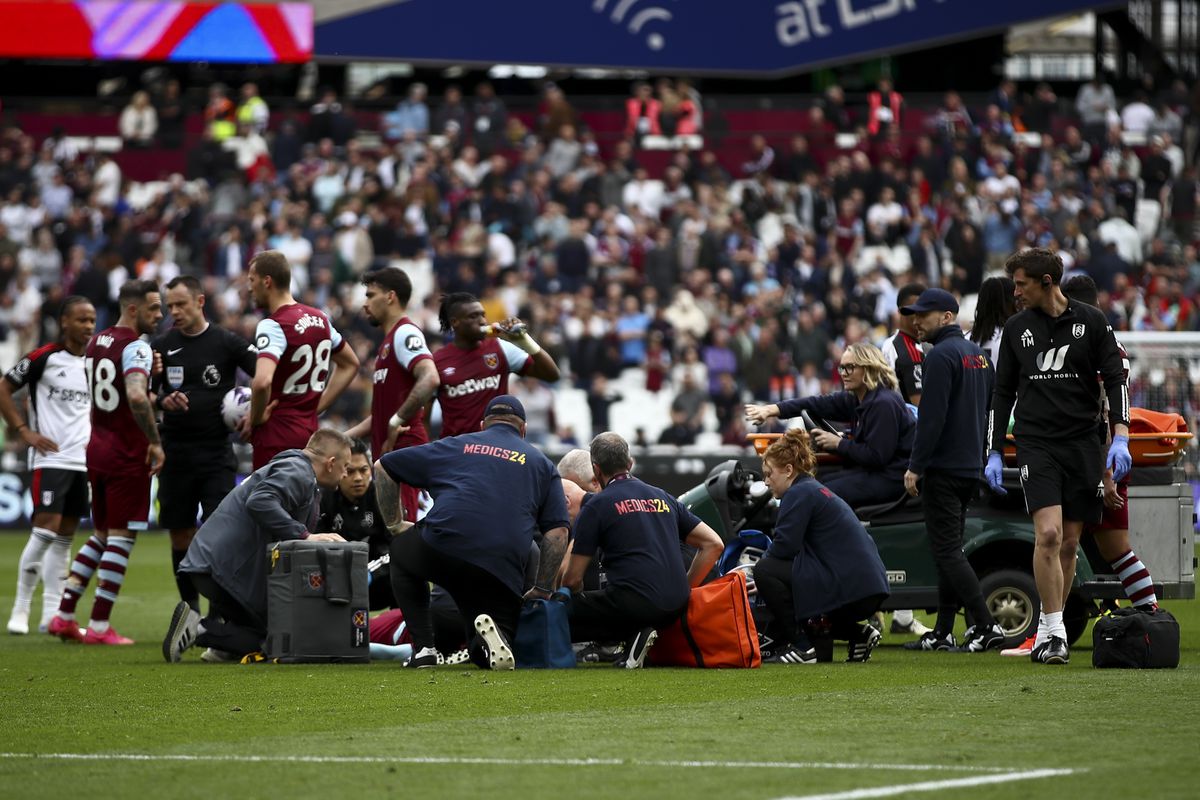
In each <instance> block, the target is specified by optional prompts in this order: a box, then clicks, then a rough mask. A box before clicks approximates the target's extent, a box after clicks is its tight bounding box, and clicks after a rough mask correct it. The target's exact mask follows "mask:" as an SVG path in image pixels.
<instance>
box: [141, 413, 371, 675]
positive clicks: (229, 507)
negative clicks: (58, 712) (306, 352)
mask: <svg viewBox="0 0 1200 800" xmlns="http://www.w3.org/2000/svg"><path fill="white" fill-rule="evenodd" d="M349 462H350V439H349V437H347V436H346V435H345V434H343V433H339V432H338V431H334V430H330V429H328V428H322V429H320V430H318V431H316V432H315V433H313V435H312V436H310V437H309V439H308V444H306V445H305V446H304V449H303V450H285V451H283V452H282V453H280V454H279V455H277V456H275V457H274V458H273V459H271V460H270V461H269V462H267V464H266V465H265V466H262V467H259V468H258V469H257V470H256V471H255V472H254V474H253V475H251V476H250V477H249V478H247V479H246V480H244V481H242V483H241V485H240V486H238V487H237V488H236V489H234V490H233V491H232V492H230V493H229V494H228V495H226V496H225V499H224V500H222V501H221V504H220V505H219V506H217V510H216V511H214V512H213V514H212V516H211V517H209V518H208V521H206V522H205V523H204V524H203V525H201V526H200V530H199V531H197V532H196V536H195V538H193V539H192V543H191V545H189V546H188V551H187V556H186V557H185V558H184V559H183V562H182V563H181V564H180V565H179V574H180V575H182V576H186V577H188V578H191V581H192V583H193V584H194V585H195V587H196V589H197V590H198V591H199V592H200V594H202V595H204V596H205V597H207V598H208V600H209V615H208V616H207V617H205V618H204V619H203V620H201V619H200V615H199V614H198V613H196V611H195V610H194V609H193V608H192V607H191V606H190V605H188V604H187V603H186V602H182V601H181V602H180V603H179V604H178V605H176V606H175V611H174V613H173V614H172V615H171V625H170V628H168V630H167V636H166V638H165V639H164V640H163V658H165V659H166V660H167V661H169V662H175V661H179V659H180V656H182V654H183V651H184V650H187V649H188V648H189V647H191V646H192V645H193V644H199V645H202V646H204V647H208V648H209V649H210V650H211V651H212V652H210V653H206V654H205V660H228V658H229V657H238V658H240V657H241V656H244V655H246V654H247V653H252V652H254V651H256V650H261V649H262V642H263V639H264V638H265V637H266V633H267V548H268V545H270V544H271V543H272V542H279V541H284V540H287V539H308V540H309V541H314V542H341V541H345V540H344V539H343V538H342V537H341V536H339V535H338V534H336V533H315V532H313V528H315V527H316V523H317V518H318V513H319V511H320V505H319V503H318V492H317V488H318V487H320V488H323V489H336V488H337V486H338V483H339V482H340V481H341V479H342V477H343V476H344V475H345V474H346V465H347V464H348V463H349Z"/></svg>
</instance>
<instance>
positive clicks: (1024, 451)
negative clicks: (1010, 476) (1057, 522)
mask: <svg viewBox="0 0 1200 800" xmlns="http://www.w3.org/2000/svg"><path fill="white" fill-rule="evenodd" d="M1017 465H1018V466H1019V467H1020V470H1021V488H1022V489H1024V491H1025V510H1026V511H1028V512H1029V513H1030V514H1032V513H1033V512H1034V511H1037V510H1038V509H1039V508H1047V507H1049V506H1062V514H1063V519H1064V520H1073V521H1075V522H1083V523H1085V524H1090V525H1094V524H1096V523H1098V522H1099V521H1100V518H1101V517H1102V516H1103V515H1104V501H1103V499H1102V498H1101V497H1100V494H1099V492H1098V491H1097V489H1098V487H1099V485H1100V478H1101V477H1102V476H1103V473H1104V453H1103V451H1102V449H1101V446H1100V443H1099V442H1098V441H1097V440H1096V437H1095V436H1079V437H1076V438H1074V439H1030V438H1028V437H1023V438H1021V439H1018V440H1017Z"/></svg>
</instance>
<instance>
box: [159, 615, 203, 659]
mask: <svg viewBox="0 0 1200 800" xmlns="http://www.w3.org/2000/svg"><path fill="white" fill-rule="evenodd" d="M199 628H200V615H199V614H197V613H196V611H195V609H193V608H192V607H191V606H189V605H188V604H187V603H185V602H182V601H180V602H179V603H178V604H176V606H175V610H174V611H173V612H172V613H171V624H170V626H169V627H168V628H167V635H166V637H165V638H164V639H163V643H162V654H163V658H165V659H166V660H167V663H170V664H175V663H178V662H179V659H180V657H182V656H183V651H184V650H187V649H188V648H189V647H191V646H192V645H193V644H194V643H195V642H196V636H197V635H198V633H199Z"/></svg>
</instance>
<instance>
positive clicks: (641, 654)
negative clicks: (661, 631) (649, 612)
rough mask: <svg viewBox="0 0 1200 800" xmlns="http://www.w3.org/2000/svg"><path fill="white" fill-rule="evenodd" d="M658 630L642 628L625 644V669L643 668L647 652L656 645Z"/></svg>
mask: <svg viewBox="0 0 1200 800" xmlns="http://www.w3.org/2000/svg"><path fill="white" fill-rule="evenodd" d="M656 639H658V632H657V631H656V630H654V628H642V629H641V630H640V631H638V632H637V633H635V634H634V635H633V638H632V639H630V640H629V644H628V645H626V646H625V669H641V668H642V663H643V662H644V661H645V660H646V653H648V652H649V651H650V648H651V647H653V646H654V642H655V640H656Z"/></svg>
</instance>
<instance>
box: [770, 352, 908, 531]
mask: <svg viewBox="0 0 1200 800" xmlns="http://www.w3.org/2000/svg"><path fill="white" fill-rule="evenodd" d="M838 372H840V373H841V375H842V385H843V386H844V387H845V391H841V392H833V393H832V394H827V395H821V396H819V397H802V398H798V399H796V400H785V401H783V402H782V403H779V404H770V405H761V406H760V405H748V406H746V418H747V419H748V420H750V421H751V422H753V423H755V424H757V425H761V424H762V423H763V422H765V421H766V420H768V419H769V418H771V417H779V418H781V419H788V418H791V417H796V416H799V415H800V414H801V413H803V412H805V411H807V412H809V413H810V414H812V415H814V416H816V417H820V418H821V419H824V420H836V421H839V422H845V421H849V422H850V423H851V424H850V436H849V437H846V436H843V435H842V434H840V433H830V432H829V431H826V430H814V431H812V432H811V435H812V444H813V448H814V449H816V450H819V451H825V452H828V453H836V454H837V455H838V456H840V457H841V459H842V462H843V464H844V465H845V466H844V468H843V469H842V470H841V471H839V472H835V473H831V474H829V475H828V476H826V475H824V474H823V475H822V476H821V477H822V481H823V482H824V484H825V486H826V487H827V488H828V489H829V490H830V491H832V492H833V493H834V494H836V495H837V496H838V497H840V498H842V499H843V500H845V501H846V502H847V503H849V504H850V505H851V506H852V507H855V508H858V507H861V506H865V505H871V504H873V503H890V502H892V501H893V500H899V499H900V498H901V497H903V496H904V471H905V470H906V469H907V468H908V458H909V455H910V453H911V452H912V445H913V436H914V435H915V433H916V428H917V421H916V419H915V418H914V417H913V414H912V412H911V411H910V410H909V408H908V406H907V405H906V404H905V402H904V398H903V397H901V396H900V393H899V392H898V391H896V386H897V383H896V373H895V372H894V371H893V370H892V368H891V367H889V366H888V363H887V360H886V359H885V358H884V357H883V353H882V352H880V350H879V348H878V347H876V346H875V345H873V344H867V343H863V342H859V343H857V344H852V345H850V346H849V347H848V348H846V352H844V353H842V361H841V364H839V365H838Z"/></svg>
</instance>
